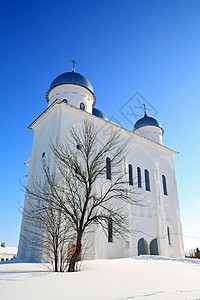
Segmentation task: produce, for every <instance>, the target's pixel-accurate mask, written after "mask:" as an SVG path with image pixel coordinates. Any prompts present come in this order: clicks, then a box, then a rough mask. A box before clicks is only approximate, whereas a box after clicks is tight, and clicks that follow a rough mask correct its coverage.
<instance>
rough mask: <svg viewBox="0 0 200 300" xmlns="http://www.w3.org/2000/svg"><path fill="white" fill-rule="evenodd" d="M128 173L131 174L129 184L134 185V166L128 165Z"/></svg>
mask: <svg viewBox="0 0 200 300" xmlns="http://www.w3.org/2000/svg"><path fill="white" fill-rule="evenodd" d="M128 174H129V185H133V167H132V165H130V164H129V165H128Z"/></svg>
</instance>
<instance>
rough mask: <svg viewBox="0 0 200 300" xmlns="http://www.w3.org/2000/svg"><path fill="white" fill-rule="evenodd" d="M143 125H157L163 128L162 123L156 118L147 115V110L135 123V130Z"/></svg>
mask: <svg viewBox="0 0 200 300" xmlns="http://www.w3.org/2000/svg"><path fill="white" fill-rule="evenodd" d="M143 126H156V127H159V128H161V129H162V127H161V125H160V123H159V122H158V121H157V120H156V119H154V118H152V117H149V116H147V114H146V112H145V115H144V117H143V118H141V119H139V120H138V121H137V122H136V123H135V125H134V129H133V131H135V130H136V129H139V128H141V127H143ZM162 130H163V129H162Z"/></svg>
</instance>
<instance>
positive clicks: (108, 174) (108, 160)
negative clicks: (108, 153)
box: [106, 157, 111, 180]
mask: <svg viewBox="0 0 200 300" xmlns="http://www.w3.org/2000/svg"><path fill="white" fill-rule="evenodd" d="M106 179H110V180H111V161H110V158H109V157H107V158H106Z"/></svg>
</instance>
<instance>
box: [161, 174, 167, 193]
mask: <svg viewBox="0 0 200 300" xmlns="http://www.w3.org/2000/svg"><path fill="white" fill-rule="evenodd" d="M162 183H163V193H164V195H167V182H166V177H165V175H162Z"/></svg>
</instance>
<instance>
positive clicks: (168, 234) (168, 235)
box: [167, 227, 171, 245]
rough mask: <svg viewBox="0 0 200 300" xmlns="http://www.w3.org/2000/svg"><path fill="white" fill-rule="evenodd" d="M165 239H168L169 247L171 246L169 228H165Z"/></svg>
mask: <svg viewBox="0 0 200 300" xmlns="http://www.w3.org/2000/svg"><path fill="white" fill-rule="evenodd" d="M167 237H168V243H169V245H171V240H170V232H169V227H167Z"/></svg>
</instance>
